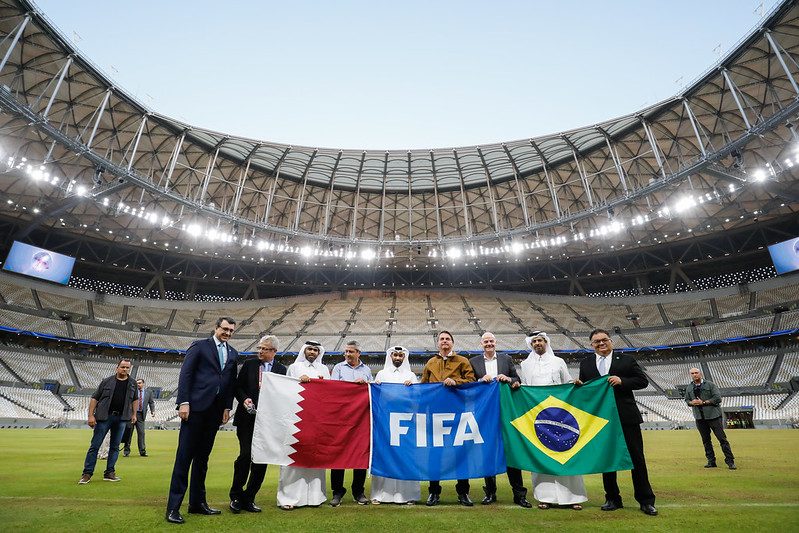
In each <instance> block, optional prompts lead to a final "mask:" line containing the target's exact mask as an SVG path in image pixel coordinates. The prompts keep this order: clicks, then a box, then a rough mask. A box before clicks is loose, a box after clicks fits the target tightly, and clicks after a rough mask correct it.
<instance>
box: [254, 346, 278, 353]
mask: <svg viewBox="0 0 799 533" xmlns="http://www.w3.org/2000/svg"><path fill="white" fill-rule="evenodd" d="M258 350H259V351H262V352H276V351H277V348H264V347H263V346H259V347H258Z"/></svg>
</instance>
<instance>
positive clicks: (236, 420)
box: [233, 358, 286, 426]
mask: <svg viewBox="0 0 799 533" xmlns="http://www.w3.org/2000/svg"><path fill="white" fill-rule="evenodd" d="M260 366H261V361H260V360H259V359H257V358H256V359H247V360H246V361H244V364H243V365H241V370H239V377H238V378H236V399H237V400H238V401H239V405H238V407H236V415H235V416H234V417H233V425H234V426H239V425H244V424H255V415H251V414H250V413H248V412H247V409H245V408H244V400H246V399H247V398H250V399H252V401H253V403H254V404H255V407H258V396H260V390H259V388H258V377H259V374H260V372H261V371H260ZM272 372H273V373H275V374H282V375H284V376H285V375H286V367H285V366H283V365H282V364H280V363H278V362H277V360H276V359H275V360H272Z"/></svg>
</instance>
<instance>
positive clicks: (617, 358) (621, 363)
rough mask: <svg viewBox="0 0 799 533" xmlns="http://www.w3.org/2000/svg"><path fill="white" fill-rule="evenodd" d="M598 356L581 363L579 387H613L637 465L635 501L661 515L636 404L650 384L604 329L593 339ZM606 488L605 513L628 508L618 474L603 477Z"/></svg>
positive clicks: (634, 482)
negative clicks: (597, 383) (602, 382)
mask: <svg viewBox="0 0 799 533" xmlns="http://www.w3.org/2000/svg"><path fill="white" fill-rule="evenodd" d="M589 339H590V340H591V347H592V348H593V349H594V355H593V356H590V355H589V356H588V357H586V358H585V359H583V360H582V361H581V362H580V379H579V380H577V381H575V384H577V385H581V384H582V383H583V382H586V381H590V380H592V379H597V378H600V379H607V382H608V383H609V384H610V386H611V387H613V394H614V396H615V397H616V408H617V409H618V411H619V421H620V422H621V429H622V431H623V432H624V441H625V442H626V443H627V450H628V451H629V452H630V458H631V459H632V461H633V470H632V478H633V488H634V491H635V499H636V500H637V501H638V503H639V504H640V506H641V512H643V513H644V514H648V515H650V516H655V515H657V514H658V511H657V509H656V508H655V494H654V493H653V492H652V487H651V485H650V484H649V474H647V471H646V458H645V457H644V440H643V437H642V436H641V422H643V418H641V412H640V411H639V410H638V406H637V405H636V403H635V397H634V396H633V391H634V390H640V389H643V388H646V386H647V385H648V384H649V380H648V379H647V377H646V374H644V371H643V370H641V367H640V366H638V363H637V362H636V361H635V359H634V358H633V357H632V356H630V355H627V354H621V353H613V341H612V340H611V338H610V334H609V333H608V332H607V331H605V330H604V329H595V330H594V331H592V332H591V334H590V335H589ZM602 484H603V485H604V487H605V504H604V505H603V506H602V510H603V511H615V510H616V509H621V508H622V507H624V506H623V505H622V500H621V494H620V492H619V484H618V482H617V480H616V472H605V473H604V474H602Z"/></svg>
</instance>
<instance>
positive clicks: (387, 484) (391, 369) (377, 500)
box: [372, 346, 422, 505]
mask: <svg viewBox="0 0 799 533" xmlns="http://www.w3.org/2000/svg"><path fill="white" fill-rule="evenodd" d="M408 355H409V352H408V350H407V349H405V348H403V347H402V346H394V347H393V348H389V349H388V351H386V362H385V364H384V365H383V370H381V371H379V372H378V373H377V376H375V384H378V385H379V384H380V383H404V384H405V385H413V384H414V383H418V382H419V379H418V378H417V377H416V374H414V373H413V372H412V371H411V364H410V362H409V361H408ZM421 497H422V496H421V488H420V483H419V482H418V481H403V480H400V479H391V478H387V477H380V476H372V504H374V505H379V504H381V503H404V504H407V505H413V504H415V503H416V502H417V501H419V498H421Z"/></svg>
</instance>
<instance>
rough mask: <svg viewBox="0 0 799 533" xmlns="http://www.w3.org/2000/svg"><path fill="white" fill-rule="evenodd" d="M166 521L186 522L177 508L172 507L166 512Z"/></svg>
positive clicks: (174, 522) (171, 522) (173, 522)
mask: <svg viewBox="0 0 799 533" xmlns="http://www.w3.org/2000/svg"><path fill="white" fill-rule="evenodd" d="M166 521H167V522H169V523H170V524H182V523H183V522H185V520H183V517H182V516H181V515H180V511H179V510H177V509H170V510H168V511H167V512H166Z"/></svg>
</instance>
